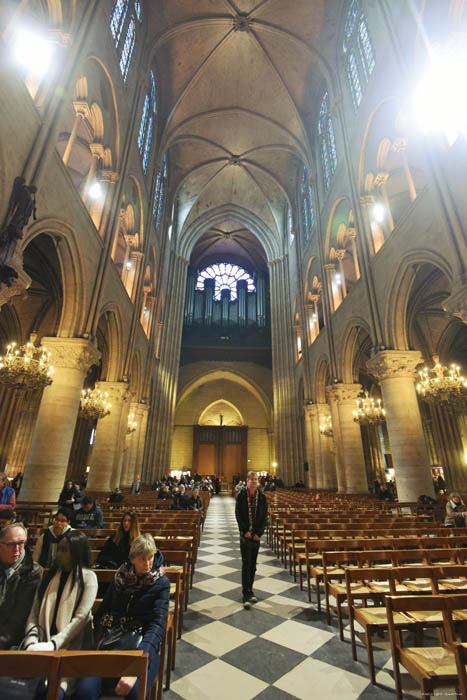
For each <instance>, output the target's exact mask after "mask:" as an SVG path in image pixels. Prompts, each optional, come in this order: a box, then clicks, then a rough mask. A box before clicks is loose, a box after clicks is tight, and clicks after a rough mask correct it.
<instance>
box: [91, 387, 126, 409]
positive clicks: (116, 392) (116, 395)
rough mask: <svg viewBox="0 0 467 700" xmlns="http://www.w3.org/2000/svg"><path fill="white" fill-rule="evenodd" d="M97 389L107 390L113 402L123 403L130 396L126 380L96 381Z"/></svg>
mask: <svg viewBox="0 0 467 700" xmlns="http://www.w3.org/2000/svg"><path fill="white" fill-rule="evenodd" d="M96 389H100V391H103V392H104V391H105V392H107V393H108V395H109V399H110V401H111V403H112V404H118V403H123V401H125V399H126V398H127V396H128V384H127V383H126V382H96Z"/></svg>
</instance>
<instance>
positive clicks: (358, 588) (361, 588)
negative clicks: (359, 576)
mask: <svg viewBox="0 0 467 700" xmlns="http://www.w3.org/2000/svg"><path fill="white" fill-rule="evenodd" d="M351 589H352V593H366V594H367V595H371V593H372V591H371V589H370V588H369V587H368V586H365V585H362V584H361V583H353V584H352V586H351ZM329 591H330V592H331V593H337V594H338V595H346V594H347V588H346V585H345V583H331V584H330V585H329Z"/></svg>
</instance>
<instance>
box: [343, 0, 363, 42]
mask: <svg viewBox="0 0 467 700" xmlns="http://www.w3.org/2000/svg"><path fill="white" fill-rule="evenodd" d="M359 5H360V0H352V2H351V3H350V7H349V11H348V12H347V19H346V21H345V27H344V44H343V49H344V53H345V52H346V51H348V50H349V48H350V46H351V44H352V34H353V33H354V30H355V24H356V21H357V14H358V9H359Z"/></svg>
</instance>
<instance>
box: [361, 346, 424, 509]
mask: <svg viewBox="0 0 467 700" xmlns="http://www.w3.org/2000/svg"><path fill="white" fill-rule="evenodd" d="M420 362H422V356H421V354H420V352H418V350H417V351H415V350H413V351H410V350H407V351H403V350H402V351H401V350H383V351H382V352H379V353H378V354H377V355H375V357H373V358H372V359H371V360H369V361H368V362H367V367H368V369H369V370H370V372H371V373H372V374H373V375H374V376H375V377H376V378H377V379H378V380H379V382H380V384H381V393H382V395H383V403H384V408H385V410H386V422H387V429H388V434H389V442H390V444H391V453H392V459H393V463H394V473H395V477H396V482H397V494H398V497H399V501H416V500H417V498H418V496H419V495H420V494H421V493H423V494H426V495H428V496H432V495H433V493H434V489H433V481H432V478H431V474H430V469H429V466H428V457H427V453H426V446H425V439H424V436H423V427H422V420H421V417H420V410H419V407H418V399H417V393H416V391H415V381H414V379H415V368H416V367H417V365H418V364H420Z"/></svg>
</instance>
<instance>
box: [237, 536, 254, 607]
mask: <svg viewBox="0 0 467 700" xmlns="http://www.w3.org/2000/svg"><path fill="white" fill-rule="evenodd" d="M258 550H259V540H258V542H255V541H254V540H252V539H246V538H245V537H240V552H241V553H242V593H243V597H244V598H248V596H249V595H251V593H252V591H253V581H254V580H255V572H256V559H257V557H258Z"/></svg>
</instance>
